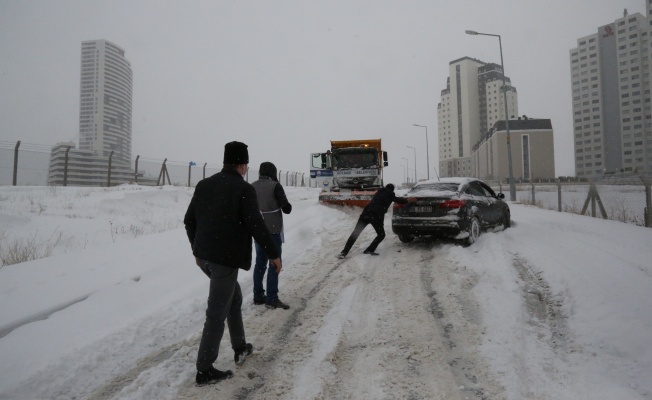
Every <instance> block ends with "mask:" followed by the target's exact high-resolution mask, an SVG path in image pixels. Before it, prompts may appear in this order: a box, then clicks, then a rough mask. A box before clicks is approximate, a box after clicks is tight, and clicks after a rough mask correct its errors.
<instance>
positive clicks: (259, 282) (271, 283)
mask: <svg viewBox="0 0 652 400" xmlns="http://www.w3.org/2000/svg"><path fill="white" fill-rule="evenodd" d="M272 242H274V245H275V246H276V251H277V252H278V255H279V257H281V251H282V250H283V240H282V239H281V234H280V233H272ZM268 264H269V268H267V265H268ZM265 272H267V297H265V289H264V288H263V278H264V277H265ZM254 300H266V301H267V303H268V304H271V303H273V302H275V301H276V300H278V272H276V267H275V266H274V265H272V263H271V261H269V258H267V254H265V250H264V249H263V248H262V246H261V245H259V244H258V242H256V264H255V265H254Z"/></svg>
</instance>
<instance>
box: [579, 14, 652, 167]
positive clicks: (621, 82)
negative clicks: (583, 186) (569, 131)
mask: <svg viewBox="0 0 652 400" xmlns="http://www.w3.org/2000/svg"><path fill="white" fill-rule="evenodd" d="M646 6H647V15H648V16H649V15H650V3H649V1H646ZM650 22H652V18H646V17H645V16H643V15H641V14H640V13H636V14H632V15H628V14H627V10H625V12H624V13H623V17H622V18H619V19H617V20H616V21H614V22H613V23H610V24H607V25H603V26H601V27H599V28H598V29H597V32H596V33H594V34H592V35H589V36H585V37H582V38H579V39H577V47H576V48H573V49H571V50H570V61H571V64H570V65H571V81H572V91H573V121H574V124H573V134H574V143H575V145H574V147H575V173H576V175H577V176H579V177H600V176H603V175H610V174H614V173H621V172H622V173H643V172H647V173H650V172H652V119H651V118H652V105H651V103H650V99H651V95H650V84H651V81H650V70H651V68H652V63H651V62H650V58H649V56H650V52H649V49H650V44H651V42H650V39H652V38H651V37H650Z"/></svg>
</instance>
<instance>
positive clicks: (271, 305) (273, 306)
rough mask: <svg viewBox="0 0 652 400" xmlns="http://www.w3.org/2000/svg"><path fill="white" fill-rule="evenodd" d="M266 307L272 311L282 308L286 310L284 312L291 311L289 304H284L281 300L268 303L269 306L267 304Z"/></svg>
mask: <svg viewBox="0 0 652 400" xmlns="http://www.w3.org/2000/svg"><path fill="white" fill-rule="evenodd" d="M265 307H267V308H270V309H273V310H274V309H277V308H282V309H284V310H289V309H290V306H288V305H287V304H285V303H283V302H282V301H281V300H279V299H276V300H274V301H272V302H271V303H267V304H265Z"/></svg>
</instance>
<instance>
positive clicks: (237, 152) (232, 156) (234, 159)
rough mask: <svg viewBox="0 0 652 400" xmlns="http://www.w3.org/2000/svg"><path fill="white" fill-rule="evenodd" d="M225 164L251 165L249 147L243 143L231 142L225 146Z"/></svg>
mask: <svg viewBox="0 0 652 400" xmlns="http://www.w3.org/2000/svg"><path fill="white" fill-rule="evenodd" d="M224 164H233V165H239V164H249V152H248V151H247V145H246V144H244V143H242V142H230V143H227V144H225V145H224Z"/></svg>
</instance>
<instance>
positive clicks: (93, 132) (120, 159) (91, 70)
mask: <svg viewBox="0 0 652 400" xmlns="http://www.w3.org/2000/svg"><path fill="white" fill-rule="evenodd" d="M132 78H133V76H132V71H131V64H130V63H129V61H127V59H126V58H125V51H124V50H123V49H121V48H120V47H118V46H116V45H115V44H113V43H111V42H109V41H107V40H91V41H85V42H82V49H81V86H80V95H79V149H80V150H90V151H92V152H93V153H94V154H96V155H98V156H103V157H108V156H109V155H110V153H111V151H113V152H114V155H113V158H114V160H115V162H116V163H119V164H126V165H130V163H131V104H132Z"/></svg>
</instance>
